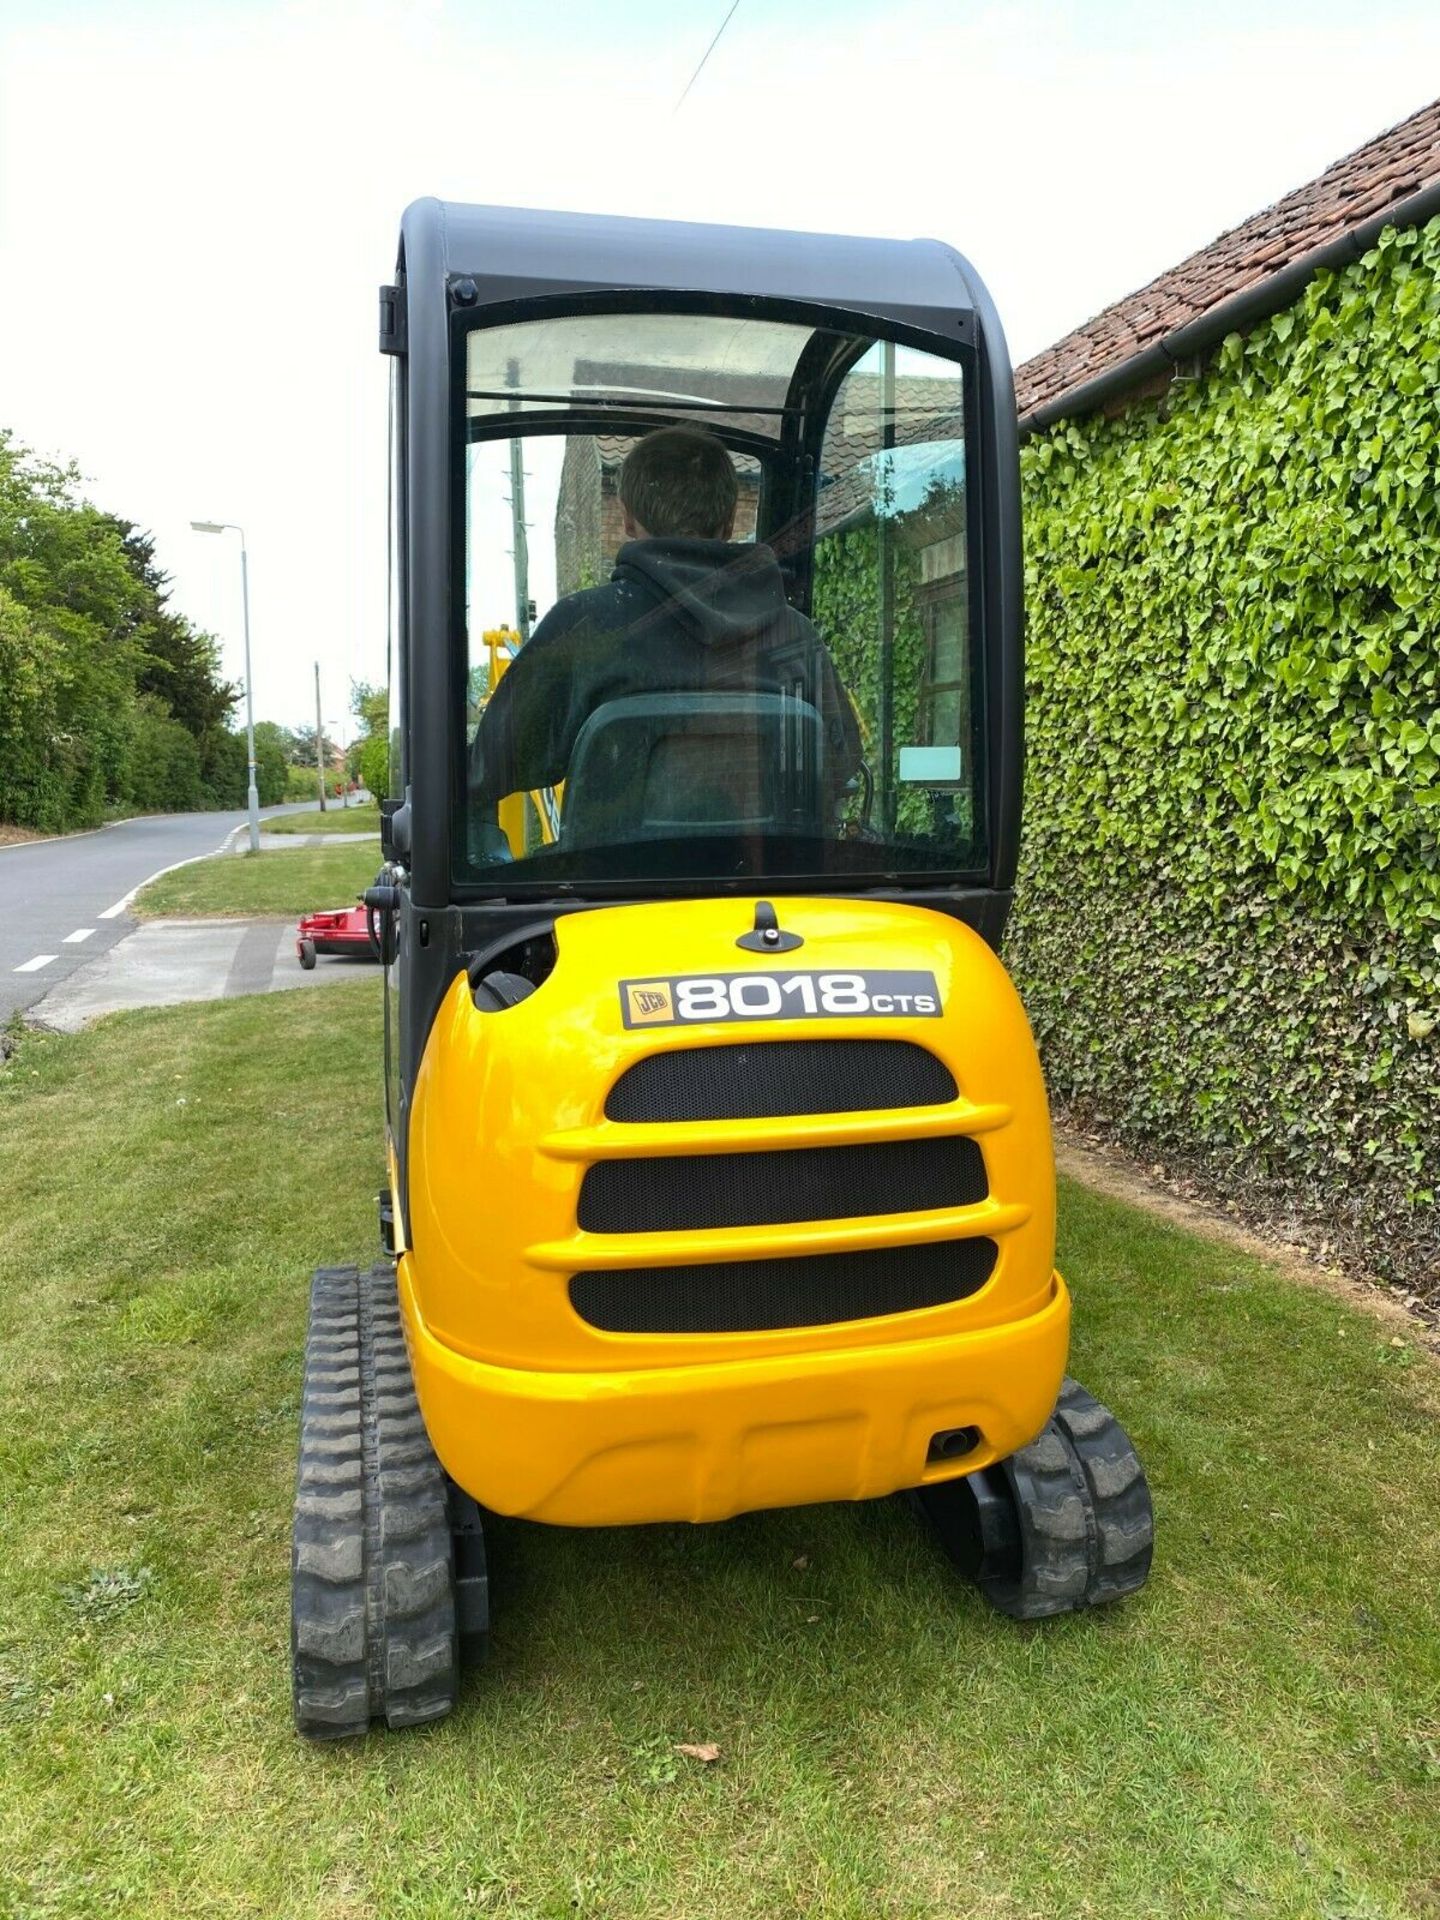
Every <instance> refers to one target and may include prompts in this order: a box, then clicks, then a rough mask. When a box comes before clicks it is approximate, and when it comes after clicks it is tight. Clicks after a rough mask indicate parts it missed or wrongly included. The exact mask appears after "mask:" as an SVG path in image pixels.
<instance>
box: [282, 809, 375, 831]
mask: <svg viewBox="0 0 1440 1920" xmlns="http://www.w3.org/2000/svg"><path fill="white" fill-rule="evenodd" d="M265 831H266V833H379V831H380V809H379V807H377V806H375V805H374V804H373V803H371V802H367V803H366V805H365V806H363V807H341V806H338V805H334V804H332V805H331V806H329V807H327V808H326V810H325V811H324V813H321V811H320V809H319V808H318V807H317V808H316V809H315V811H314V812H313V813H281V814H277V815H276V817H275V818H274V819H273V820H267V821H266V822H265Z"/></svg>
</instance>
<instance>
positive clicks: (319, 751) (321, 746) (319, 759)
mask: <svg viewBox="0 0 1440 1920" xmlns="http://www.w3.org/2000/svg"><path fill="white" fill-rule="evenodd" d="M315 771H316V772H317V773H318V774H319V776H320V811H321V812H322V813H324V811H325V723H324V721H323V720H322V719H321V718H320V662H319V661H318V660H317V661H316V662H315Z"/></svg>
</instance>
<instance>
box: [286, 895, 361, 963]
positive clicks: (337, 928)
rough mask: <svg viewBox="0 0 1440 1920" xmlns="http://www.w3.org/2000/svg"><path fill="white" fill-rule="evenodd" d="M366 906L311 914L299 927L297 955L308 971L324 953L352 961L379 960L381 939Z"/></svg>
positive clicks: (296, 946) (296, 936)
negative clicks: (376, 932) (377, 935)
mask: <svg viewBox="0 0 1440 1920" xmlns="http://www.w3.org/2000/svg"><path fill="white" fill-rule="evenodd" d="M370 922H371V915H370V913H369V910H368V909H367V908H366V907H364V906H354V907H337V908H336V909H335V911H334V912H332V913H307V914H306V915H305V916H304V918H303V919H302V920H301V921H300V924H299V925H298V926H297V927H296V929H295V957H296V959H297V960H298V961H299V962H300V964H301V966H302V967H304V969H305V971H306V972H307V973H308V972H309V971H310V969H311V967H313V966H314V964H315V962H316V959H317V958H318V956H319V955H320V954H322V953H333V954H337V955H340V956H341V957H342V958H346V959H350V960H379V958H380V942H379V939H378V938H377V937H376V934H375V930H374V929H373V927H372V926H371V924H370Z"/></svg>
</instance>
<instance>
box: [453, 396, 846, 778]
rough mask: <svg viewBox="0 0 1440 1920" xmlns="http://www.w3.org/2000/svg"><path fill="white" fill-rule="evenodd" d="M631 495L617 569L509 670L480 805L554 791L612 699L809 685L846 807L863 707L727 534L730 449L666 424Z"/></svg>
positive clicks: (732, 481) (631, 481)
mask: <svg viewBox="0 0 1440 1920" xmlns="http://www.w3.org/2000/svg"><path fill="white" fill-rule="evenodd" d="M619 492H620V504H621V509H622V512H623V516H624V528H625V536H626V538H625V544H624V545H623V546H622V547H621V548H620V551H619V553H618V554H617V555H616V559H615V569H614V572H613V573H612V574H611V576H610V579H609V581H608V583H607V584H606V585H604V586H600V587H590V588H586V589H584V590H582V591H581V592H579V593H573V594H570V595H568V596H567V597H566V598H565V599H563V600H561V601H558V602H557V603H556V605H555V606H554V607H553V608H552V609H551V610H550V612H549V613H548V614H546V616H545V618H544V619H543V620H542V621H541V622H540V624H539V625H538V626H537V627H536V629H535V631H534V633H533V634H532V635H531V637H530V639H529V640H528V641H527V642H526V644H525V645H524V646H523V647H522V648H521V650H520V652H519V653H518V654H517V655H516V657H515V660H514V661H513V663H512V664H511V665H510V667H509V668H508V669H507V671H506V673H505V674H504V676H503V678H502V679H501V681H500V684H499V686H498V687H497V689H496V691H495V693H494V694H493V695H492V697H491V699H490V701H489V704H488V705H487V706H486V708H485V711H484V713H483V715H482V716H481V721H480V726H479V729H478V731H477V733H476V736H475V741H474V746H473V749H472V753H471V794H472V799H474V800H476V801H478V802H480V803H481V804H488V803H490V802H494V801H498V800H500V799H503V798H504V797H505V795H506V794H510V793H519V792H527V791H532V790H536V789H540V788H544V787H552V786H556V785H558V784H559V783H560V782H561V781H562V780H564V778H565V777H566V771H567V768H568V767H569V765H570V758H571V753H572V750H573V748H574V746H575V742H576V739H577V737H578V735H579V734H580V731H581V729H582V728H583V727H584V725H585V722H586V721H587V720H588V719H589V718H590V716H591V715H592V714H593V713H595V712H596V711H597V710H598V709H599V708H601V707H602V706H604V705H605V704H606V703H607V702H609V701H612V700H620V699H624V698H626V697H627V696H629V695H636V694H655V693H667V694H684V693H688V692H694V693H701V694H703V693H719V692H736V691H745V692H759V693H764V692H781V691H788V690H794V689H795V688H797V687H799V688H801V689H803V697H804V698H805V699H806V700H808V701H809V702H810V704H811V705H813V706H814V707H815V709H816V711H817V712H818V714H819V716H820V722H821V728H822V731H823V736H824V747H825V760H824V765H825V785H826V788H827V791H828V794H829V797H830V800H831V801H832V802H833V803H834V804H838V802H839V800H840V797H841V795H842V794H843V792H844V791H845V788H846V786H847V784H848V783H849V782H850V780H851V779H852V777H853V776H854V774H855V773H856V772H857V770H858V768H859V766H860V735H859V729H858V727H857V725H856V720H855V714H854V710H853V708H852V707H851V704H850V700H849V697H848V695H847V694H846V692H845V689H844V688H843V686H842V685H841V683H840V679H839V676H838V675H837V673H836V671H835V664H834V661H833V660H832V659H831V657H830V654H829V652H828V651H827V649H826V647H825V645H824V642H823V641H822V640H821V638H820V636H819V634H818V633H817V632H816V631H815V629H814V627H813V626H812V625H811V624H810V622H809V621H808V620H807V619H806V618H805V616H804V615H803V614H801V613H799V612H797V611H796V610H795V609H794V608H793V607H792V606H791V605H790V604H789V602H788V600H787V599H786V597H785V585H784V580H783V578H782V576H781V572H780V567H779V564H778V563H777V561H776V559H775V555H774V554H773V553H772V552H771V550H770V548H769V547H766V546H761V545H758V544H756V543H754V542H740V541H735V540H733V539H732V537H731V536H732V533H733V531H734V525H735V510H736V503H737V499H738V495H739V487H738V482H737V479H736V474H735V467H734V464H733V462H732V461H731V458H730V456H729V454H728V453H727V452H726V450H725V448H724V447H723V446H722V445H721V443H720V441H719V440H717V439H716V438H715V437H714V436H713V435H711V434H710V433H707V432H706V431H704V430H703V429H702V428H698V427H663V428H661V429H660V430H659V431H657V432H655V433H650V434H647V435H646V436H645V437H644V438H643V439H642V440H639V441H637V442H636V444H635V445H634V446H633V447H632V448H631V450H630V452H629V454H628V455H627V456H626V459H625V461H624V464H623V466H622V467H621V470H620V485H619Z"/></svg>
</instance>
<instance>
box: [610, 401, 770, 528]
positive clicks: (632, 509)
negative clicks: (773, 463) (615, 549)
mask: <svg viewBox="0 0 1440 1920" xmlns="http://www.w3.org/2000/svg"><path fill="white" fill-rule="evenodd" d="M739 491H740V489H739V485H738V483H737V481H736V479H735V468H734V465H733V464H732V462H731V459H730V456H729V454H728V453H727V452H726V451H725V449H724V447H722V446H721V444H720V442H719V441H718V440H716V439H715V438H714V437H713V435H711V434H708V433H706V432H705V430H704V429H703V427H661V428H660V430H659V431H658V432H657V433H647V434H646V436H645V438H644V439H643V440H637V441H636V443H635V445H634V446H633V447H632V448H631V449H630V451H629V453H627V454H626V456H625V460H624V464H623V465H622V466H621V468H620V506H621V509H622V511H623V513H624V517H625V538H626V539H627V540H646V539H652V540H670V539H677V538H687V539H691V540H728V539H729V538H730V534H731V530H732V529H733V527H734V525H735V502H736V499H737V497H738V495H739Z"/></svg>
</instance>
